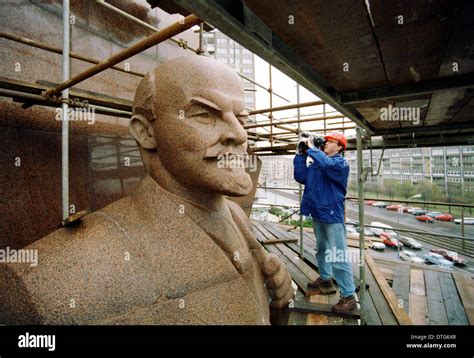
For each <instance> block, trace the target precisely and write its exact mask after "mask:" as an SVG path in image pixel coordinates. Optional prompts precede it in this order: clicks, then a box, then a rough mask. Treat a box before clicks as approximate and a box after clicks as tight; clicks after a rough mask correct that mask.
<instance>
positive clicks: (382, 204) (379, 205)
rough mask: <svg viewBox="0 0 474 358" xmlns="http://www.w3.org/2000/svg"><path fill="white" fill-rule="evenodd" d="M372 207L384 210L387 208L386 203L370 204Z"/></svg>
mask: <svg viewBox="0 0 474 358" xmlns="http://www.w3.org/2000/svg"><path fill="white" fill-rule="evenodd" d="M372 206H375V207H376V208H385V207H387V206H388V203H386V202H385V201H376V202H375V203H373V204H372Z"/></svg>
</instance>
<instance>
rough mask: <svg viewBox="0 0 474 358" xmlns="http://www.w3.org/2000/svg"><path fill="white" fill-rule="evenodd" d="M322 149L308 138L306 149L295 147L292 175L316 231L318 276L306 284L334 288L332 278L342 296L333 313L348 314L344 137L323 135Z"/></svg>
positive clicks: (352, 289)
mask: <svg viewBox="0 0 474 358" xmlns="http://www.w3.org/2000/svg"><path fill="white" fill-rule="evenodd" d="M324 140H325V142H324V151H323V150H320V149H319V148H317V147H315V146H314V143H313V141H312V140H311V139H307V140H305V141H304V144H305V147H306V148H308V149H307V150H304V149H303V150H301V146H298V148H299V149H297V153H296V156H295V158H294V161H293V165H294V177H295V180H296V181H297V182H298V183H301V184H304V185H305V189H304V194H303V200H302V202H301V211H300V213H301V215H306V216H309V215H311V217H312V218H313V227H314V233H315V234H316V246H317V253H316V260H317V262H318V269H319V274H320V277H319V278H318V279H317V280H316V281H314V282H310V283H308V287H310V288H313V289H315V290H318V289H320V288H321V287H324V288H327V289H330V288H332V287H333V283H332V278H334V279H335V280H336V282H337V284H338V286H339V289H340V294H341V299H340V300H339V302H338V303H337V304H336V305H334V306H333V308H332V310H333V312H336V313H347V312H349V311H351V310H353V309H355V308H356V307H357V302H356V299H355V297H354V292H355V287H354V280H353V276H352V265H351V263H350V262H349V260H348V258H349V255H348V254H347V243H346V227H345V224H344V200H345V196H346V187H347V180H348V177H349V165H348V164H347V161H346V160H345V159H344V158H343V157H342V156H341V153H342V152H344V151H345V150H346V147H347V139H346V137H345V136H344V134H343V133H340V132H337V133H331V134H329V135H327V136H325V137H324Z"/></svg>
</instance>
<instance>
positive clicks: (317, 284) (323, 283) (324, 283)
mask: <svg viewBox="0 0 474 358" xmlns="http://www.w3.org/2000/svg"><path fill="white" fill-rule="evenodd" d="M308 287H309V288H313V289H320V288H321V287H324V288H326V289H331V288H334V285H333V284H332V280H331V279H329V280H323V279H322V278H321V277H318V278H317V279H316V281H313V282H308Z"/></svg>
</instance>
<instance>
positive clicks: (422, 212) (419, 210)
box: [411, 209, 428, 216]
mask: <svg viewBox="0 0 474 358" xmlns="http://www.w3.org/2000/svg"><path fill="white" fill-rule="evenodd" d="M411 213H412V214H413V215H415V216H419V215H426V214H427V213H428V211H427V210H423V209H418V210H413V211H412V212H411Z"/></svg>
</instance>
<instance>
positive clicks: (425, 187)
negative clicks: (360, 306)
mask: <svg viewBox="0 0 474 358" xmlns="http://www.w3.org/2000/svg"><path fill="white" fill-rule="evenodd" d="M431 186H432V184H431V182H430V181H429V180H422V181H419V182H418V183H417V184H416V187H415V189H416V190H415V191H416V192H417V193H418V194H421V196H422V197H423V199H424V200H425V201H426V200H430V197H431Z"/></svg>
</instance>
